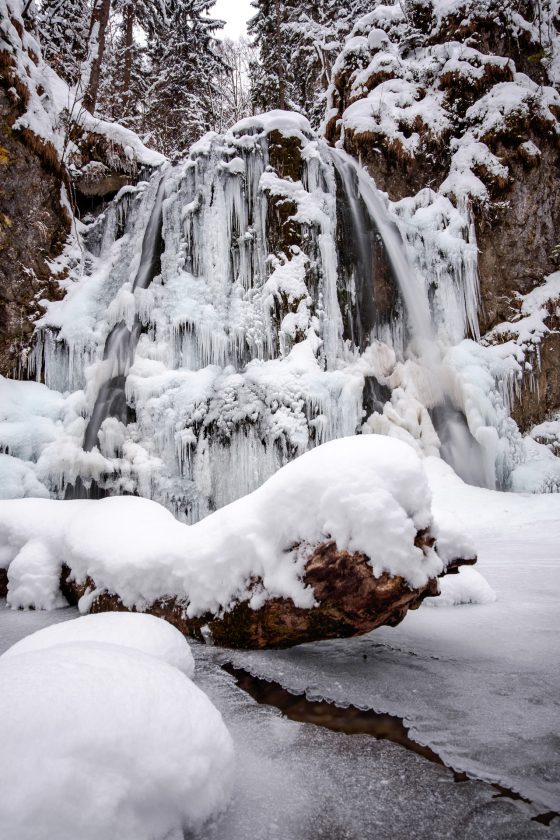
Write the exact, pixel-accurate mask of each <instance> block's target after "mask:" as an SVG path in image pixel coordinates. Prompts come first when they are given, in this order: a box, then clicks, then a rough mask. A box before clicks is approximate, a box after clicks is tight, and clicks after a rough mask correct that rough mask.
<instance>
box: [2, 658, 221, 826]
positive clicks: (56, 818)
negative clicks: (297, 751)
mask: <svg viewBox="0 0 560 840" xmlns="http://www.w3.org/2000/svg"><path fill="white" fill-rule="evenodd" d="M0 683H1V685H2V691H1V692H0V744H1V745H2V748H1V750H0V833H1V835H2V838H3V840H39V838H45V840H46V838H49V840H50V838H55V837H56V838H57V840H75V838H77V837H79V838H80V840H107V838H110V837H119V838H120V840H164V838H167V840H169V838H171V837H173V838H175V837H177V838H178V837H182V836H183V832H184V831H186V830H193V829H196V828H198V827H200V825H201V824H202V823H203V822H204V821H205V820H206V819H208V818H209V817H210V816H212V815H213V814H214V813H215V812H216V811H219V810H221V809H222V808H224V807H225V805H226V804H227V802H228V799H229V795H230V790H231V783H232V773H233V746H232V740H231V737H230V735H229V733H228V731H227V729H226V727H225V725H224V723H223V721H222V718H221V715H220V714H219V712H218V711H217V710H216V709H215V708H214V706H213V705H212V703H211V702H210V700H209V699H208V698H207V697H206V695H205V694H203V692H202V691H201V690H200V689H199V688H197V687H196V686H195V685H194V684H193V683H192V682H191V680H189V679H188V678H187V677H186V676H185V675H184V674H182V673H181V672H180V671H179V670H178V669H177V668H174V667H172V666H171V665H168V664H167V663H165V662H161V661H158V660H157V659H155V658H154V657H152V656H147V655H145V654H142V653H139V652H138V651H133V650H130V649H125V648H118V647H116V646H115V645H108V644H99V643H91V642H85V641H84V642H80V643H79V644H65V645H59V646H56V647H53V648H49V649H43V650H35V651H32V652H27V653H21V654H19V655H17V656H6V657H2V659H1V660H0Z"/></svg>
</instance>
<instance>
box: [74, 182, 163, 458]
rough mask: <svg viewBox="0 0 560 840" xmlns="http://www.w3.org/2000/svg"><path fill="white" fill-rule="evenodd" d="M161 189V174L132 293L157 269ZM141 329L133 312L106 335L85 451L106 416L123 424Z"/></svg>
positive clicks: (92, 443)
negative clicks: (128, 378)
mask: <svg viewBox="0 0 560 840" xmlns="http://www.w3.org/2000/svg"><path fill="white" fill-rule="evenodd" d="M164 191H165V176H163V175H162V176H160V181H159V186H158V189H157V193H156V198H155V202H154V206H153V209H152V212H151V214H150V218H149V221H148V224H147V227H146V232H145V234H144V238H143V240H142V251H141V255H140V266H139V268H138V273H137V274H136V277H135V278H134V283H133V284H132V291H133V292H134V291H135V289H146V288H147V287H148V286H149V285H150V283H151V282H152V280H153V279H154V277H156V276H157V274H159V272H160V271H161V251H162V247H161V243H162V221H163V199H164ZM141 329H142V325H141V323H140V319H139V316H138V314H137V313H136V314H135V316H134V324H133V326H132V328H131V329H129V328H128V327H127V325H126V323H125V322H124V321H119V323H118V324H115V326H114V327H113V329H112V330H111V332H110V333H109V335H108V336H107V340H106V342H105V347H104V350H103V360H104V363H105V368H106V371H107V374H108V378H107V379H106V381H105V382H103V383H102V385H101V387H100V389H99V393H98V395H97V399H96V400H95V405H94V407H93V411H92V414H91V418H90V420H89V423H88V425H87V427H86V431H85V434H84V444H83V448H84V451H85V452H90V451H91V450H92V449H93V447H94V446H95V445H96V444H97V439H98V435H99V429H100V428H101V426H102V424H103V422H104V421H105V420H106V419H107V418H108V417H115V418H116V419H117V420H119V421H120V422H121V423H126V420H127V413H128V412H127V404H126V393H125V382H126V376H127V374H128V371H129V369H130V366H131V364H132V363H133V361H134V353H135V350H136V345H137V343H138V339H139V337H140V332H141Z"/></svg>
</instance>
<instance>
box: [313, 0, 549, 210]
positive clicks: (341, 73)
mask: <svg viewBox="0 0 560 840" xmlns="http://www.w3.org/2000/svg"><path fill="white" fill-rule="evenodd" d="M553 5H554V7H555V8H556V9H557V8H558V5H557V4H553ZM503 14H505V15H506V17H507V18H508V20H507V23H506V22H504V25H505V26H507V29H508V30H509V31H511V36H512V38H516V37H517V38H523V37H524V38H525V39H526V40H527V41H528V43H530V44H531V45H532V46H533V47H534V49H535V51H537V48H538V46H539V45H541V48H542V45H545V46H546V45H549V47H550V52H546V50H544V49H543V50H542V55H539V54H538V53H537V52H535V56H536V57H537V58H540V60H541V61H542V64H543V66H544V67H546V71H545V72H548V73H549V78H550V80H551V81H552V82H554V80H556V76H557V55H558V53H559V49H560V45H559V43H558V41H559V39H558V38H556V37H555V36H554V28H553V26H549V27H548V28H547V27H546V23H545V19H546V18H547V15H548V17H549V18H550V20H553V18H554V9H553V8H550V9H548V11H546V12H545V11H543V13H542V15H540V16H539V15H537V14H535V15H534V16H533V19H532V21H531V20H526V19H525V18H523V16H522V14H521V13H517V14H516V13H514V12H513V11H512V12H511V13H508V12H507V10H506V11H505V12H503ZM486 17H488V19H489V21H490V22H491V25H496V9H495V8H494V6H493V4H492V3H490V2H489V0H483V2H478V0H477V2H474V0H461V2H459V1H458V2H456V3H450V2H440V0H430V2H429V3H427V4H422V3H420V2H416V1H415V0H414V2H409V3H394V4H387V5H383V4H381V3H379V4H378V5H376V8H374V9H373V11H371V12H369V13H368V14H366V15H365V16H364V17H362V18H359V19H358V20H357V21H356V23H355V24H354V28H353V30H352V33H350V36H349V37H348V39H347V41H346V43H345V45H344V48H343V49H342V51H341V53H340V54H339V56H338V58H337V61H336V63H335V65H334V67H333V71H332V84H331V87H330V89H329V95H328V96H329V110H328V112H327V123H331V124H334V123H335V122H336V133H337V134H338V135H339V136H340V137H341V142H344V143H345V144H346V146H347V147H348V144H350V145H353V144H354V145H355V144H357V145H358V147H359V145H360V142H363V141H366V142H368V143H369V144H371V145H372V146H373V147H375V145H376V144H378V145H380V146H381V147H383V148H384V149H385V150H386V151H387V152H388V153H389V154H392V155H394V156H396V157H403V158H406V157H408V158H410V159H414V158H415V157H416V156H417V155H419V154H420V153H422V154H430V152H431V153H432V154H437V155H440V156H441V157H442V162H443V164H444V165H446V163H445V161H446V155H445V153H444V150H445V147H446V146H450V149H451V156H450V160H449V171H448V174H447V177H445V178H444V179H442V182H441V184H440V186H439V192H440V193H441V194H442V195H450V196H453V197H454V198H455V199H456V200H457V199H458V200H460V199H465V198H467V197H468V198H471V199H474V200H476V201H479V202H483V203H484V202H487V201H488V200H489V197H490V195H489V191H490V190H491V189H492V186H493V185H494V184H499V183H500V182H507V180H508V178H509V177H510V173H509V168H508V166H507V163H503V162H502V161H501V160H500V156H503V155H502V153H501V152H499V151H496V145H495V144H496V141H497V140H499V139H500V138H501V137H503V136H509V137H511V136H512V132H514V131H515V133H516V134H519V135H520V138H521V139H520V143H521V144H522V143H523V141H524V140H526V139H527V140H530V139H531V137H530V132H531V131H532V130H533V129H534V128H535V127H538V129H539V130H541V131H543V130H544V131H547V132H549V133H551V134H553V135H557V134H558V133H559V131H560V128H559V124H558V114H559V113H560V110H559V109H560V94H559V93H558V92H557V91H556V90H555V89H554V87H552V86H551V85H546V84H545V85H543V84H541V83H537V82H536V81H534V80H533V79H531V78H529V76H528V75H526V73H524V72H518V70H517V68H516V66H515V63H514V62H513V60H512V59H511V58H507V57H503V56H498V55H492V54H487V53H485V52H484V48H483V47H482V48H481V50H479V49H476V48H475V47H474V46H471V45H470V44H469V42H468V38H467V36H468V35H471V34H472V31H473V28H479V27H480V26H482V21H483V20H484V19H485V18H486ZM539 26H541V28H542V31H541V29H539ZM438 41H439V43H438ZM549 42H550V44H549ZM523 134H527V135H528V136H527V138H525V137H523ZM535 148H536V149H537V152H538V147H535Z"/></svg>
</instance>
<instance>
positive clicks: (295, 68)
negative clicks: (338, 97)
mask: <svg viewBox="0 0 560 840" xmlns="http://www.w3.org/2000/svg"><path fill="white" fill-rule="evenodd" d="M252 5H253V6H254V8H255V9H256V14H255V15H254V17H253V18H251V20H250V21H249V33H250V34H251V35H252V36H253V40H254V44H255V47H256V48H257V49H258V53H259V60H258V62H254V63H253V65H252V70H251V80H252V96H253V102H254V104H255V107H256V109H257V110H266V109H268V108H288V109H290V110H295V111H302V112H304V113H305V114H307V116H308V117H309V118H310V119H311V121H312V123H314V124H315V125H318V123H319V122H320V120H321V118H322V116H323V114H324V108H325V91H326V89H327V86H328V82H329V77H330V72H331V68H332V65H333V63H334V60H335V59H336V56H337V54H338V52H339V51H340V48H341V46H342V43H343V42H344V39H345V37H346V35H347V34H348V33H349V32H350V30H351V29H352V26H353V24H354V21H355V20H356V19H357V18H358V17H359V16H360V15H361V14H363V13H364V12H366V11H368V9H369V7H370V6H371V2H370V0H355V2H353V3H352V4H349V3H348V2H345V0H253V3H252Z"/></svg>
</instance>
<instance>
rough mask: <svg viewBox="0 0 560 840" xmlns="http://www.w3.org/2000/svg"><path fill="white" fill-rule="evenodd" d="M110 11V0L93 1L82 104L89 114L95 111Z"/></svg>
mask: <svg viewBox="0 0 560 840" xmlns="http://www.w3.org/2000/svg"><path fill="white" fill-rule="evenodd" d="M110 11H111V0H95V2H94V5H93V9H92V13H91V21H90V26H89V50H88V61H90V62H91V66H90V72H89V79H88V81H87V88H86V92H85V94H84V102H83V105H84V108H86V110H88V111H89V112H90V113H91V114H93V112H94V111H95V104H96V102H97V93H98V91H99V80H100V78H101V65H102V63H103V54H104V53H105V32H106V30H107V24H108V23H109V12H110Z"/></svg>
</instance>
